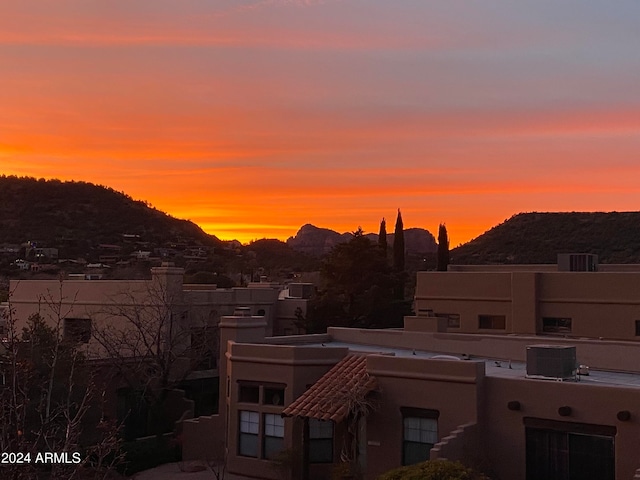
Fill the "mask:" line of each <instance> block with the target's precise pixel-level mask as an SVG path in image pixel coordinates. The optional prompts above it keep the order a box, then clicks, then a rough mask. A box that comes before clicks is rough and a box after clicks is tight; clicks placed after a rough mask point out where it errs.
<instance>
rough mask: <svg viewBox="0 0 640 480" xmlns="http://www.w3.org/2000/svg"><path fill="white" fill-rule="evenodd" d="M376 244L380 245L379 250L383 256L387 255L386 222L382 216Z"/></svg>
mask: <svg viewBox="0 0 640 480" xmlns="http://www.w3.org/2000/svg"><path fill="white" fill-rule="evenodd" d="M378 245H379V246H380V250H382V254H383V255H384V257H385V258H386V257H387V222H386V221H385V219H384V217H382V221H381V222H380V233H378Z"/></svg>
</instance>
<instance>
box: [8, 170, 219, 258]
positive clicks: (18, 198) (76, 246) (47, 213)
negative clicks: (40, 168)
mask: <svg viewBox="0 0 640 480" xmlns="http://www.w3.org/2000/svg"><path fill="white" fill-rule="evenodd" d="M124 234H129V235H131V236H139V237H135V238H136V239H138V240H139V241H140V242H148V243H150V244H153V245H165V244H167V243H172V242H173V243H187V244H192V245H193V244H196V245H204V246H215V245H220V244H221V242H220V241H219V240H218V239H217V238H216V237H214V236H212V235H208V234H206V233H205V232H204V231H202V229H201V228H200V227H198V226H197V225H196V224H195V223H192V222H190V221H187V220H179V219H177V218H173V217H171V216H169V215H167V214H165V213H163V212H161V211H159V210H156V209H155V208H153V207H150V206H149V205H148V204H146V203H145V202H141V201H136V200H133V199H132V198H131V197H129V196H127V195H125V194H123V193H120V192H116V191H115V190H112V189H110V188H106V187H102V186H97V185H93V184H91V183H85V182H62V181H59V180H44V179H40V180H36V179H34V178H18V177H13V176H9V177H7V176H0V244H2V243H8V244H20V243H23V242H25V241H27V240H30V241H35V242H38V245H40V246H55V247H61V248H63V250H68V252H65V253H68V254H72V253H73V252H76V251H85V250H87V249H89V248H92V247H95V246H97V245H99V244H118V243H121V242H122V239H123V235H124ZM60 253H61V255H63V252H62V251H61V252H60Z"/></svg>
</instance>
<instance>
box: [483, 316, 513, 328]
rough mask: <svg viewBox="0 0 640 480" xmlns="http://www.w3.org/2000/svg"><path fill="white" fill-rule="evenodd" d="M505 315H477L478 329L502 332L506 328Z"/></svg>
mask: <svg viewBox="0 0 640 480" xmlns="http://www.w3.org/2000/svg"><path fill="white" fill-rule="evenodd" d="M506 324H507V317H506V316H505V315H478V328H486V329H491V330H504V329H505V328H507V325H506Z"/></svg>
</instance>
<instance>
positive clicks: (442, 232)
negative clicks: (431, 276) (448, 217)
mask: <svg viewBox="0 0 640 480" xmlns="http://www.w3.org/2000/svg"><path fill="white" fill-rule="evenodd" d="M448 265H449V236H448V235H447V227H446V225H445V224H444V223H441V224H440V226H439V227H438V266H437V267H436V270H438V271H439V272H446V271H447V266H448Z"/></svg>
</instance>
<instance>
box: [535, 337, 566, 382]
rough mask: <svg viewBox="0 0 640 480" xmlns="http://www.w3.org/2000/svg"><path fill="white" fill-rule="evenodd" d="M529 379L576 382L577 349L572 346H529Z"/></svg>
mask: <svg viewBox="0 0 640 480" xmlns="http://www.w3.org/2000/svg"><path fill="white" fill-rule="evenodd" d="M527 377H530V378H547V379H552V380H574V379H575V378H576V347H574V346H570V345H530V346H528V347H527Z"/></svg>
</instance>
